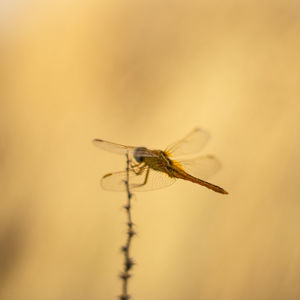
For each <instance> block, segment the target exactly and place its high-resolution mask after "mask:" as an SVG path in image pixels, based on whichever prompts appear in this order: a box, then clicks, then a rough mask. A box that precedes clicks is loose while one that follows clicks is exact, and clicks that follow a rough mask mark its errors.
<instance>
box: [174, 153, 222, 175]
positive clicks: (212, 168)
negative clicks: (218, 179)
mask: <svg viewBox="0 0 300 300" xmlns="http://www.w3.org/2000/svg"><path fill="white" fill-rule="evenodd" d="M176 161H177V160H176ZM178 163H179V164H180V166H181V167H182V168H183V170H184V171H185V172H187V173H188V174H190V175H192V176H194V177H197V178H199V179H207V178H209V177H210V176H212V175H213V174H215V173H216V172H217V171H218V170H220V169H221V163H220V162H219V161H218V159H217V158H215V157H214V156H213V155H203V156H198V157H195V158H193V159H187V160H179V161H178Z"/></svg>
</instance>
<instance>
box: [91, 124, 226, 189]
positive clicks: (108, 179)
mask: <svg viewBox="0 0 300 300" xmlns="http://www.w3.org/2000/svg"><path fill="white" fill-rule="evenodd" d="M207 139H208V134H207V133H206V132H205V131H203V130H201V129H198V128H196V129H195V130H193V131H192V132H191V133H190V134H188V135H187V136H186V137H185V138H184V139H182V140H180V141H178V142H177V143H174V144H172V145H171V146H169V147H167V149H166V150H164V151H162V150H151V149H148V148H146V147H132V146H124V145H120V144H115V143H112V142H108V141H104V140H100V139H95V140H94V143H95V144H96V145H97V146H99V147H100V148H102V149H104V150H107V151H111V152H115V153H118V154H125V155H126V154H127V155H129V156H130V158H131V159H130V160H131V164H130V169H129V175H130V180H129V182H130V188H131V189H133V190H135V191H146V190H153V189H157V188H163V187H165V186H168V185H171V184H172V183H174V182H175V180H176V179H177V178H180V179H184V180H187V181H190V182H193V183H196V184H199V185H202V186H205V187H207V188H208V189H211V190H213V191H215V192H218V193H221V194H228V193H227V192H226V191H225V190H224V189H223V188H221V187H219V186H217V185H214V184H212V183H209V182H207V181H205V180H204V178H206V177H208V176H210V175H212V174H213V173H215V172H216V171H217V170H218V169H219V168H220V163H219V162H218V160H217V159H216V158H215V157H214V156H212V155H206V156H198V157H195V158H192V159H182V160H180V159H176V158H174V159H173V156H174V154H175V155H179V157H182V156H185V155H189V154H194V153H197V152H198V151H199V150H200V149H201V148H202V147H203V146H204V144H205V143H206V141H207ZM126 175H127V174H126V171H122V172H115V173H108V174H106V175H104V176H103V178H102V180H101V185H102V187H103V188H104V189H107V190H116V191H122V190H124V189H125V185H124V181H125V180H126ZM198 176H199V177H202V178H203V179H200V178H199V177H198Z"/></svg>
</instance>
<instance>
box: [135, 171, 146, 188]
mask: <svg viewBox="0 0 300 300" xmlns="http://www.w3.org/2000/svg"><path fill="white" fill-rule="evenodd" d="M145 167H146V166H144V167H143V170H144V169H145ZM146 172H147V173H146V176H145V180H144V182H143V183H141V184H135V185H134V187H135V188H137V187H141V186H144V185H145V184H146V183H147V181H148V178H149V172H150V168H148V169H147V171H146Z"/></svg>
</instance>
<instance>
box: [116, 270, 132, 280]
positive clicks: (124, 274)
mask: <svg viewBox="0 0 300 300" xmlns="http://www.w3.org/2000/svg"><path fill="white" fill-rule="evenodd" d="M119 276H120V278H121V279H123V280H127V279H128V278H130V277H131V275H130V274H129V273H128V272H122V273H121V274H120V275H119Z"/></svg>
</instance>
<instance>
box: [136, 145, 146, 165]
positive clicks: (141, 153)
mask: <svg viewBox="0 0 300 300" xmlns="http://www.w3.org/2000/svg"><path fill="white" fill-rule="evenodd" d="M145 150H147V148H146V147H137V148H136V149H135V150H134V153H133V156H134V159H135V160H136V161H137V162H138V163H141V162H143V161H144V159H145Z"/></svg>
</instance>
